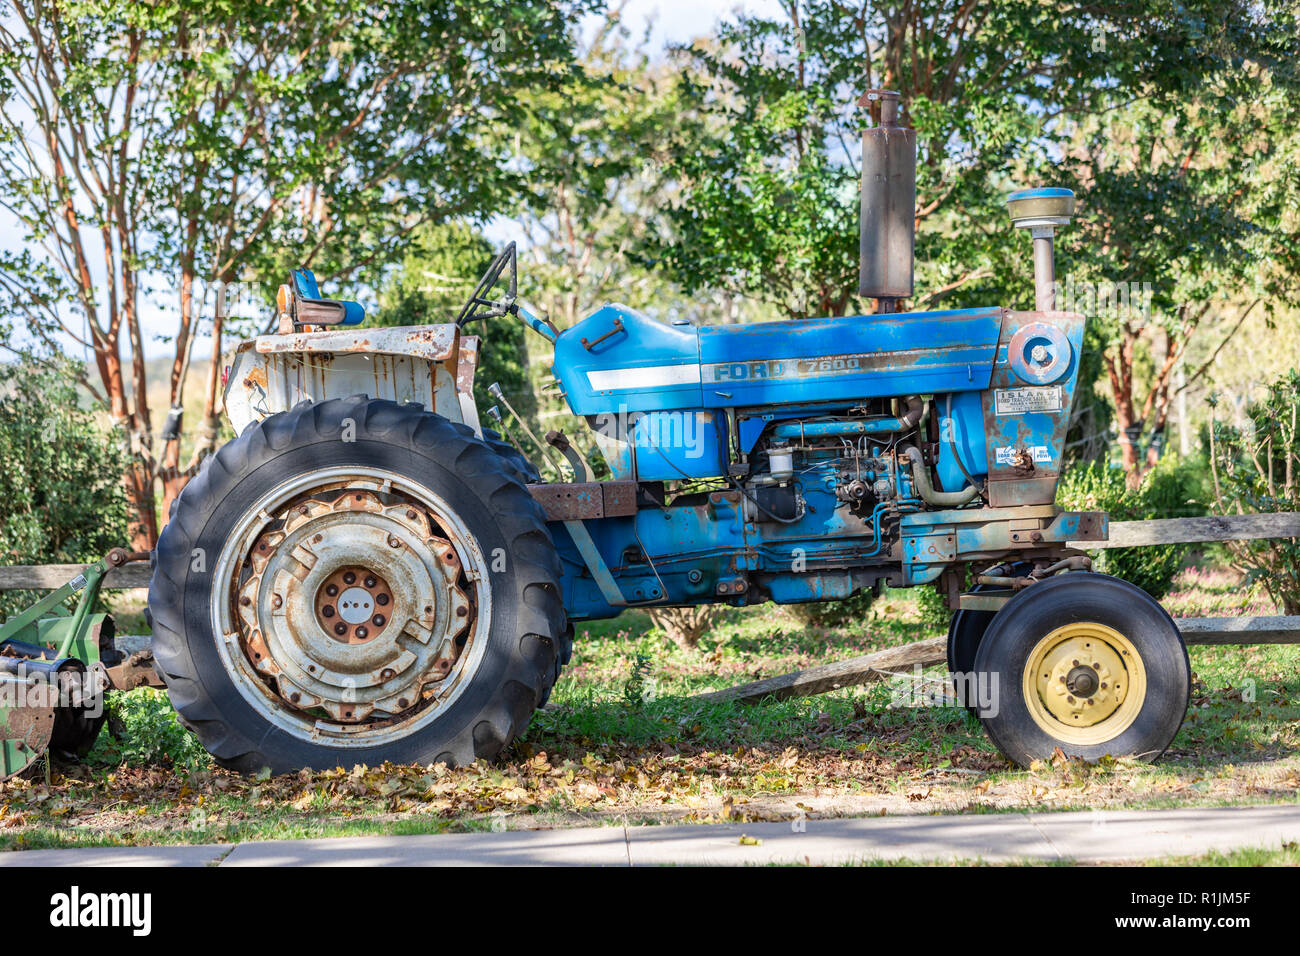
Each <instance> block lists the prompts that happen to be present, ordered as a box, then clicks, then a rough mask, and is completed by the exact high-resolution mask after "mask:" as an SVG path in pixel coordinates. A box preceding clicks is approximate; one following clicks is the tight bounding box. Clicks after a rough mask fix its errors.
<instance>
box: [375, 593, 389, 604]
mask: <svg viewBox="0 0 1300 956" xmlns="http://www.w3.org/2000/svg"><path fill="white" fill-rule="evenodd" d="M375 603H376V604H378V605H379V606H380V607H384V606H385V605H386V604H387V603H388V595H387V594H376V595H375Z"/></svg>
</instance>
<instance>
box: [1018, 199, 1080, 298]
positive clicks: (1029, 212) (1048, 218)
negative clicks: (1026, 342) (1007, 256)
mask: <svg viewBox="0 0 1300 956" xmlns="http://www.w3.org/2000/svg"><path fill="white" fill-rule="evenodd" d="M1007 210H1008V212H1010V213H1011V224H1012V225H1013V226H1015V227H1016V228H1017V229H1028V230H1029V231H1030V235H1032V236H1033V237H1034V308H1035V309H1037V310H1038V311H1039V312H1052V311H1054V310H1055V309H1056V261H1055V257H1054V254H1053V251H1052V242H1053V237H1054V236H1055V235H1056V227H1057V226H1068V225H1069V224H1070V217H1071V216H1073V215H1074V193H1073V192H1072V191H1071V190H1069V189H1060V188H1051V189H1022V190H1021V191H1020V192H1016V193H1012V194H1011V195H1010V196H1008V197H1007Z"/></svg>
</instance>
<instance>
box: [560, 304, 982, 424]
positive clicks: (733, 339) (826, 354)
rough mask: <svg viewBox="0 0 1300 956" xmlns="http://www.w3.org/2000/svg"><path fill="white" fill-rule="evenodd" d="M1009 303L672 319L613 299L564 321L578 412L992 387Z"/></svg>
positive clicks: (563, 356) (565, 374)
mask: <svg viewBox="0 0 1300 956" xmlns="http://www.w3.org/2000/svg"><path fill="white" fill-rule="evenodd" d="M1003 316H1004V310H1003V309H1001V308H986V309H957V310H952V311H944V312H902V313H896V314H891V315H856V316H841V317H837V318H823V319H795V320H791V321H786V322H760V323H753V324H749V325H717V326H707V327H702V328H701V327H696V326H693V325H689V324H681V325H665V324H663V323H661V322H657V321H655V320H654V319H651V318H649V317H648V316H645V315H642V314H641V313H639V312H637V311H635V310H634V309H630V308H628V307H627V306H625V305H606V306H604V307H603V308H601V309H599V310H597V311H596V312H594V313H592V314H591V315H589V316H588V317H587V318H585V319H583V320H582V321H581V322H579V323H578V324H577V325H575V326H573V327H572V328H570V329H566V330H565V331H564V332H562V333H561V334H560V336H559V338H558V339H557V340H556V343H555V373H556V376H557V377H558V378H559V380H560V383H561V385H562V386H563V388H564V393H565V395H566V397H567V398H568V402H569V407H570V408H572V409H573V412H574V413H575V414H577V415H598V414H601V413H602V412H611V411H619V410H622V411H626V412H647V411H661V410H666V409H689V408H695V409H698V408H724V407H732V408H737V407H745V406H756V405H783V404H796V403H809V402H835V401H840V402H842V401H853V400H856V399H865V398H879V397H890V396H897V395H918V394H935V393H940V394H942V393H948V392H967V391H982V390H983V389H986V388H988V386H989V380H990V377H991V375H992V371H993V363H994V359H995V356H996V354H997V346H998V337H999V335H1000V333H1001V329H1002V320H1003Z"/></svg>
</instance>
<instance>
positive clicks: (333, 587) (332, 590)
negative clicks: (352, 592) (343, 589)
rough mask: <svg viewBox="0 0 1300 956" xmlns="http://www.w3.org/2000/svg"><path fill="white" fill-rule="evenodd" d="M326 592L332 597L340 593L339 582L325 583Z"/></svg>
mask: <svg viewBox="0 0 1300 956" xmlns="http://www.w3.org/2000/svg"><path fill="white" fill-rule="evenodd" d="M325 593H326V594H328V595H329V596H330V597H334V595H336V594H338V593H339V586H338V585H337V584H327V585H325Z"/></svg>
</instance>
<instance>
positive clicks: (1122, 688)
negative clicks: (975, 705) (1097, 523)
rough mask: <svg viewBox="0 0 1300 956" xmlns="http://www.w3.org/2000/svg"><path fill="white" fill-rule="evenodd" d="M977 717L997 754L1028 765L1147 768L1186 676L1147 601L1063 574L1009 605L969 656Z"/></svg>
mask: <svg viewBox="0 0 1300 956" xmlns="http://www.w3.org/2000/svg"><path fill="white" fill-rule="evenodd" d="M975 674H976V678H977V680H978V685H977V687H978V690H977V693H978V696H979V698H980V701H979V704H980V706H979V710H978V715H979V718H980V720H981V722H982V723H983V724H984V728H985V730H986V731H987V732H988V735H989V737H990V738H992V740H993V742H994V744H996V745H997V747H998V749H999V750H1001V751H1002V753H1003V754H1004V755H1005V756H1006V757H1007V758H1008V759H1010V760H1012V761H1014V762H1015V763H1017V764H1020V765H1021V766H1028V765H1029V764H1030V763H1032V762H1033V761H1034V760H1038V759H1043V758H1047V757H1050V756H1051V755H1052V753H1053V752H1054V751H1055V750H1056V749H1057V748H1060V749H1061V750H1062V751H1063V752H1064V753H1065V754H1066V755H1067V756H1072V757H1082V758H1083V759H1085V760H1090V761H1091V760H1097V759H1099V758H1101V757H1103V756H1106V755H1112V756H1116V757H1118V756H1136V757H1138V758H1140V759H1143V760H1155V759H1156V758H1157V757H1159V756H1160V755H1161V754H1162V753H1164V752H1165V750H1166V749H1167V748H1168V747H1169V744H1170V743H1171V742H1172V741H1173V739H1174V735H1175V734H1177V733H1178V728H1179V727H1180V726H1181V725H1182V722H1183V717H1184V715H1185V714H1186V713H1187V701H1188V696H1189V694H1190V692H1191V667H1190V665H1189V663H1188V659H1187V649H1186V647H1185V646H1184V645H1183V640H1182V635H1180V634H1179V632H1178V627H1177V626H1176V625H1175V624H1174V622H1173V620H1172V619H1171V618H1170V617H1169V615H1168V614H1167V613H1166V612H1165V610H1164V608H1162V607H1161V606H1160V605H1159V604H1158V603H1157V602H1156V601H1155V600H1154V599H1152V597H1151V596H1150V595H1149V594H1147V593H1146V592H1145V591H1143V590H1142V589H1141V588H1138V587H1135V586H1133V585H1132V584H1129V583H1128V582H1127V581H1123V580H1120V579H1119V578H1113V577H1110V576H1108V575H1104V574H1095V573H1087V572H1080V573H1069V574H1062V575H1059V576H1057V577H1054V578H1049V579H1048V580H1045V581H1041V582H1039V583H1037V584H1034V585H1032V586H1030V587H1028V588H1025V589H1024V590H1023V591H1021V592H1020V593H1019V594H1017V595H1015V596H1014V597H1012V598H1011V600H1009V601H1008V602H1007V603H1006V605H1005V606H1004V607H1003V608H1002V609H1001V610H1000V611H998V613H997V614H996V616H995V617H994V618H993V622H992V623H991V624H990V625H989V629H988V631H987V632H986V633H985V635H984V638H983V640H982V641H981V642H980V645H979V649H978V651H977V652H976V655H975Z"/></svg>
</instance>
